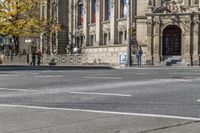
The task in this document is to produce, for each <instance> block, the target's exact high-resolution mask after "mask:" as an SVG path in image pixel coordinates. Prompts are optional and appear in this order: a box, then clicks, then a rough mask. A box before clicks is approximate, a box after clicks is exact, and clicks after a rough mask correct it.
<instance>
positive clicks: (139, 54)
mask: <svg viewBox="0 0 200 133" xmlns="http://www.w3.org/2000/svg"><path fill="white" fill-rule="evenodd" d="M142 53H143V52H142V48H141V46H138V47H137V51H136V54H135V56H136V60H137V66H138V68H141V64H142Z"/></svg>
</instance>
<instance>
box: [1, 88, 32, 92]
mask: <svg viewBox="0 0 200 133" xmlns="http://www.w3.org/2000/svg"><path fill="white" fill-rule="evenodd" d="M0 90H3V91H23V92H33V91H35V90H28V89H15V88H0Z"/></svg>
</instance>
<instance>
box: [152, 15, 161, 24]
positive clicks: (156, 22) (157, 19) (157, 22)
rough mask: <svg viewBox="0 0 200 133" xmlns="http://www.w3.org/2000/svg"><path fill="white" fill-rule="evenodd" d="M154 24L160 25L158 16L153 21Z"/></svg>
mask: <svg viewBox="0 0 200 133" xmlns="http://www.w3.org/2000/svg"><path fill="white" fill-rule="evenodd" d="M153 22H154V23H155V24H159V23H160V18H159V17H158V16H156V17H155V18H154V19H153Z"/></svg>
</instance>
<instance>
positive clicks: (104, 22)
mask: <svg viewBox="0 0 200 133" xmlns="http://www.w3.org/2000/svg"><path fill="white" fill-rule="evenodd" d="M101 23H102V24H107V23H110V20H105V21H102V22H101Z"/></svg>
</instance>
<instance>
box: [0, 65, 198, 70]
mask: <svg viewBox="0 0 200 133" xmlns="http://www.w3.org/2000/svg"><path fill="white" fill-rule="evenodd" d="M93 69H200V66H155V65H143V66H142V67H141V68H138V67H137V65H132V66H131V67H127V66H106V65H66V66H65V65H58V66H57V65H55V66H54V65H41V66H30V65H29V64H8V65H6V64H0V71H12V70H13V71H14V70H93Z"/></svg>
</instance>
